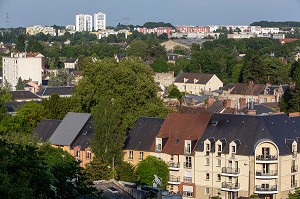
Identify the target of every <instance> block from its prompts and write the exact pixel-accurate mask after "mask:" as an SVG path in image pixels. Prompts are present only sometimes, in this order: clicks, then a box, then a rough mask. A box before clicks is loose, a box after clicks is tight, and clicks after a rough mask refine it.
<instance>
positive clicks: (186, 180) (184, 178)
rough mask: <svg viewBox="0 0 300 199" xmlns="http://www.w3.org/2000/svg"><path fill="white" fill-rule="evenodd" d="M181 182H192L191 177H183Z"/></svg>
mask: <svg viewBox="0 0 300 199" xmlns="http://www.w3.org/2000/svg"><path fill="white" fill-rule="evenodd" d="M183 181H184V182H192V177H187V176H184V177H183Z"/></svg>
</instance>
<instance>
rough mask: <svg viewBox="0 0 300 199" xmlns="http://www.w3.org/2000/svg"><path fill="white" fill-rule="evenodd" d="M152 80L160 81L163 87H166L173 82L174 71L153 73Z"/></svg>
mask: <svg viewBox="0 0 300 199" xmlns="http://www.w3.org/2000/svg"><path fill="white" fill-rule="evenodd" d="M154 82H157V83H160V84H161V85H162V86H164V87H168V86H170V85H172V84H173V83H174V71H171V72H168V73H155V75H154Z"/></svg>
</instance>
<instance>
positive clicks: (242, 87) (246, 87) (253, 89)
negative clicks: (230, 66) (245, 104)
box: [230, 83, 266, 95]
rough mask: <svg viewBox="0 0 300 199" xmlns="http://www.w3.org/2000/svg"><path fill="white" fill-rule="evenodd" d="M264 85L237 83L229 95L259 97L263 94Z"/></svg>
mask: <svg viewBox="0 0 300 199" xmlns="http://www.w3.org/2000/svg"><path fill="white" fill-rule="evenodd" d="M265 87H266V86H265V85H264V84H253V83H249V84H248V83H238V84H236V85H235V87H234V88H233V90H232V91H231V92H230V94H233V95H259V94H261V93H263V91H264V89H265Z"/></svg>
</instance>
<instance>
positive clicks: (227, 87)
mask: <svg viewBox="0 0 300 199" xmlns="http://www.w3.org/2000/svg"><path fill="white" fill-rule="evenodd" d="M234 87H235V84H227V85H226V86H224V87H223V90H224V91H228V90H229V89H233V88H234Z"/></svg>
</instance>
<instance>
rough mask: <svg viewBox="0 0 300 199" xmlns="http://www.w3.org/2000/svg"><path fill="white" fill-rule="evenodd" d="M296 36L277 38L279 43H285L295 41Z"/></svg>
mask: <svg viewBox="0 0 300 199" xmlns="http://www.w3.org/2000/svg"><path fill="white" fill-rule="evenodd" d="M297 40H298V39H297V38H286V39H279V42H280V43H287V42H293V41H297Z"/></svg>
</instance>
